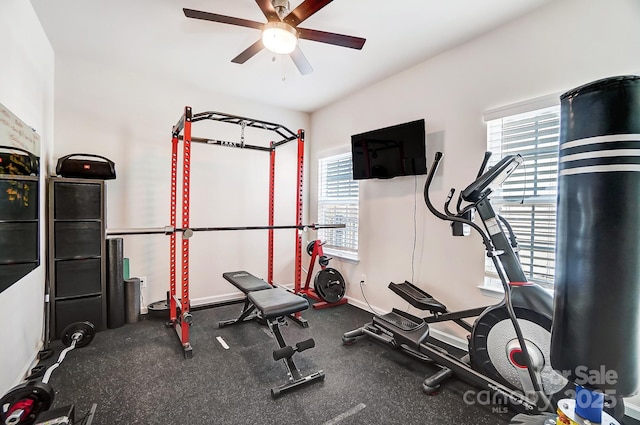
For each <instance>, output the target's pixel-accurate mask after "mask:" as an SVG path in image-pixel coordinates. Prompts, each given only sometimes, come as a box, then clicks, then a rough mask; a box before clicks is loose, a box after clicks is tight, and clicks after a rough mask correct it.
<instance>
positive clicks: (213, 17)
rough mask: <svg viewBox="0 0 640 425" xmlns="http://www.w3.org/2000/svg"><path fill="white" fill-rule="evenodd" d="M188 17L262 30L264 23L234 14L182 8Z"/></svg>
mask: <svg viewBox="0 0 640 425" xmlns="http://www.w3.org/2000/svg"><path fill="white" fill-rule="evenodd" d="M182 11H183V12H184V16H186V17H187V18H193V19H201V20H203V21H211V22H220V23H221V24H231V25H238V26H240V27H248V28H255V29H257V30H261V29H262V27H263V26H264V24H262V23H260V22H256V21H250V20H249V19H241V18H234V17H233V16H225V15H218V14H217V13H209V12H203V11H201V10H193V9H182Z"/></svg>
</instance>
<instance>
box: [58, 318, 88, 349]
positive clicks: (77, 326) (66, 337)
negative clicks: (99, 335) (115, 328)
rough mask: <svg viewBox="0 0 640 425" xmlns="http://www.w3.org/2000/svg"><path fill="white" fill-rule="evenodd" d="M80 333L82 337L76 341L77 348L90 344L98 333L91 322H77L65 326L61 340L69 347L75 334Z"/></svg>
mask: <svg viewBox="0 0 640 425" xmlns="http://www.w3.org/2000/svg"><path fill="white" fill-rule="evenodd" d="M75 334H80V339H78V341H77V342H76V348H81V347H85V346H87V345H89V343H90V342H91V341H92V340H93V337H94V336H95V335H96V328H95V327H94V326H93V324H92V323H91V322H75V323H72V324H70V325H69V326H67V327H66V328H64V330H63V331H62V334H61V335H60V341H62V343H63V344H64V345H66V346H67V347H70V346H71V343H72V342H73V335H75Z"/></svg>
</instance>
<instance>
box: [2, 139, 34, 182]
mask: <svg viewBox="0 0 640 425" xmlns="http://www.w3.org/2000/svg"><path fill="white" fill-rule="evenodd" d="M4 151H7V152H4ZM38 169H39V164H38V157H37V156H35V155H34V154H32V153H31V152H29V151H26V150H24V149H20V148H16V147H13V146H0V174H10V175H14V176H37V175H38Z"/></svg>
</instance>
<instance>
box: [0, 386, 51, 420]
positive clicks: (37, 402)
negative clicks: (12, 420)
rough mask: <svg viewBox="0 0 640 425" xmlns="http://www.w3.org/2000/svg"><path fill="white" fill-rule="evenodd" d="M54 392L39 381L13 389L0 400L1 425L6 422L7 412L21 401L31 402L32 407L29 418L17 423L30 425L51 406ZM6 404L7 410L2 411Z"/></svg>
mask: <svg viewBox="0 0 640 425" xmlns="http://www.w3.org/2000/svg"><path fill="white" fill-rule="evenodd" d="M54 396H55V392H54V391H53V387H52V386H51V385H49V384H45V383H42V382H39V381H31V382H26V383H24V384H20V385H18V386H16V387H13V388H12V389H11V390H10V391H9V392H8V393H7V394H5V395H4V397H2V399H0V419H1V420H2V423H5V422H6V419H7V416H8V412H10V411H11V410H12V409H11V406H13V405H15V404H16V403H18V402H20V401H22V400H33V406H32V408H31V412H30V413H29V416H27V417H26V418H24V419H23V420H22V421H20V422H19V424H20V425H31V424H33V423H34V422H35V419H36V417H37V416H38V415H39V414H40V413H41V412H44V411H45V410H48V409H49V407H51V405H52V404H53V399H54ZM6 404H8V405H9V408H8V409H7V410H6V412H5V411H4V409H3V408H2V407H3V406H4V405H6Z"/></svg>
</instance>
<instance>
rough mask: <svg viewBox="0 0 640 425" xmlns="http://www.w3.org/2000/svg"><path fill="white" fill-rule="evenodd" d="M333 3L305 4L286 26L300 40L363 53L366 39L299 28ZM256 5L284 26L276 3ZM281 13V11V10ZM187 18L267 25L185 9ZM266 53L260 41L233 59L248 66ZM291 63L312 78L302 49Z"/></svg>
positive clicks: (261, 0)
mask: <svg viewBox="0 0 640 425" xmlns="http://www.w3.org/2000/svg"><path fill="white" fill-rule="evenodd" d="M332 1H333V0H305V1H303V2H302V3H301V4H300V5H299V6H298V7H296V8H295V9H294V10H292V11H291V12H290V13H289V14H287V15H286V16H285V17H284V18H283V19H282V22H284V23H286V24H287V25H290V26H291V27H293V29H295V30H296V33H297V37H298V39H303V40H309V41H316V42H319V43H325V44H332V45H334V46H340V47H348V48H350V49H358V50H360V49H362V46H364V43H365V41H366V39H364V38H360V37H353V36H350V35H344V34H336V33H332V32H326V31H319V30H313V29H308V28H298V25H299V24H300V23H302V22H303V21H305V20H306V19H308V18H309V17H310V16H312V15H313V14H314V13H316V12H317V11H319V10H320V9H322V8H323V7H325V6H326V5H328V4H329V3H331V2H332ZM256 4H257V5H258V7H259V8H260V10H261V11H262V13H263V15H264V16H265V17H266V18H267V21H268V22H280V18H279V16H278V12H277V11H276V8H275V7H274V6H273V5H274V3H272V0H256ZM278 8H279V9H281V7H278ZM182 10H183V12H184V15H185V16H186V17H187V18H193V19H200V20H203V21H211V22H219V23H222V24H230V25H237V26H240V27H247V28H254V29H258V30H262V29H263V28H264V26H265V24H263V23H260V22H256V21H252V20H249V19H241V18H234V17H232V16H225V15H218V14H217V13H210V12H203V11H200V10H193V9H182ZM262 49H264V44H263V43H262V40H258V41H256V42H255V43H253V44H252V45H251V46H249V47H248V48H247V49H245V50H244V51H243V52H241V53H240V54H239V55H238V56H236V57H235V58H233V59H232V60H231V62H234V63H239V64H242V63H245V62H246V61H247V60H249V59H251V58H252V57H253V56H255V55H256V54H257V53H258V52H260V51H261V50H262ZM289 56H290V57H291V60H293V63H294V64H295V65H296V67H297V68H298V70H299V71H300V73H301V74H302V75H305V74H309V73H310V72H312V71H313V68H312V67H311V64H309V61H308V60H307V58H306V57H305V56H304V54H303V53H302V50H300V46H296V48H295V50H294V51H293V52H291V53H290V54H289Z"/></svg>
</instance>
